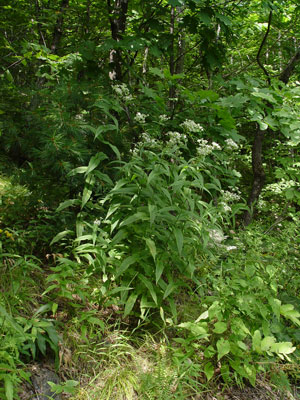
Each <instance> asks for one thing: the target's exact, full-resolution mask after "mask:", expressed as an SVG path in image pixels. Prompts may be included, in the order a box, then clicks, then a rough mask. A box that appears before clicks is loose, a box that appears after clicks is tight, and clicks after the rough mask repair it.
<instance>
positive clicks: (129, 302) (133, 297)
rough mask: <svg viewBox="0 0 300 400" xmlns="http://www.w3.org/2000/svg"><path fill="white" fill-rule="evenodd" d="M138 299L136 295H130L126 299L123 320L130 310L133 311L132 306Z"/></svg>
mask: <svg viewBox="0 0 300 400" xmlns="http://www.w3.org/2000/svg"><path fill="white" fill-rule="evenodd" d="M137 298H138V295H137V294H135V293H131V295H130V296H129V297H128V299H127V301H126V304H125V309H124V318H126V317H127V315H129V314H130V313H131V310H132V309H133V306H134V304H135V302H136V299H137Z"/></svg>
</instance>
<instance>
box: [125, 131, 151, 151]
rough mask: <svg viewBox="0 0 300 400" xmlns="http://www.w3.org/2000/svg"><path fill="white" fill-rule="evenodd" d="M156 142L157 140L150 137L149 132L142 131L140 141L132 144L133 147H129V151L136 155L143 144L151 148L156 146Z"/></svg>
mask: <svg viewBox="0 0 300 400" xmlns="http://www.w3.org/2000/svg"><path fill="white" fill-rule="evenodd" d="M157 143H158V142H157V140H156V139H153V138H151V136H150V135H149V133H147V132H143V133H142V137H141V141H140V142H138V143H137V144H136V145H135V146H134V148H133V149H130V150H129V151H130V153H131V154H132V155H134V156H136V155H138V152H139V150H140V148H141V147H142V146H143V145H147V147H152V148H153V147H156V146H157Z"/></svg>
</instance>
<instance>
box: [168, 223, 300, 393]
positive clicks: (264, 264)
mask: <svg viewBox="0 0 300 400" xmlns="http://www.w3.org/2000/svg"><path fill="white" fill-rule="evenodd" d="M294 228H295V227H294ZM249 233H250V235H251V232H249ZM249 233H248V232H245V234H244V238H243V239H242V240H243V241H242V242H239V247H240V249H241V248H242V247H243V246H245V245H246V246H249V250H244V251H245V253H244V255H242V252H239V253H236V254H235V256H234V257H233V256H230V254H229V255H227V256H226V260H223V261H221V260H222V258H221V259H220V261H219V262H220V263H221V264H220V265H219V264H215V265H213V266H212V267H211V268H210V269H209V270H208V274H207V277H206V278H204V280H205V281H206V283H205V286H206V287H208V288H209V292H210V294H209V295H206V296H205V297H203V296H202V298H201V308H202V310H203V312H202V313H201V314H200V316H199V317H198V318H197V319H195V320H188V321H184V322H181V323H180V324H178V325H176V329H177V330H180V331H183V334H180V336H179V337H178V338H175V339H174V340H175V342H176V343H178V344H179V345H180V348H179V347H178V348H176V347H175V348H173V353H174V358H175V360H176V362H177V363H178V364H179V365H180V366H181V368H183V367H184V364H185V362H186V360H187V359H191V360H192V361H193V362H195V363H197V364H198V366H199V367H198V368H199V370H201V371H202V372H203V373H204V375H205V377H206V379H207V381H210V380H211V379H213V378H214V377H215V378H217V377H218V376H219V375H221V377H222V379H223V381H224V382H225V383H227V384H232V383H233V381H235V382H236V383H238V384H239V385H240V384H242V382H243V380H244V379H246V380H247V381H249V382H250V383H251V384H252V385H253V386H254V385H255V382H256V376H257V374H259V373H262V372H266V371H270V370H271V371H272V365H273V364H274V363H275V364H276V362H278V361H276V358H279V360H287V361H288V362H291V357H292V358H293V357H299V354H298V350H296V346H295V345H294V343H295V344H297V343H298V339H297V338H296V336H294V335H293V332H294V331H298V328H299V326H300V320H299V317H300V312H299V310H300V308H299V304H298V303H297V305H296V304H295V305H293V304H285V303H284V302H283V301H282V300H281V298H282V296H283V298H284V299H285V301H288V298H286V297H285V295H284V293H285V292H284V291H282V289H283V284H284V283H285V282H286V280H289V277H288V275H286V274H289V272H288V271H289V270H284V271H282V261H283V259H282V254H281V255H280V257H281V261H280V262H278V260H277V257H278V256H279V253H278V247H276V246H277V245H278V242H277V241H276V240H277V239H276V236H275V237H274V236H273V237H271V238H268V237H267V238H265V237H263V236H261V241H258V242H256V243H253V242H251V236H250V235H249ZM255 234H256V235H257V236H258V232H255ZM262 241H263V243H262ZM274 242H275V243H274ZM250 243H251V244H250ZM270 245H271V246H272V247H273V246H274V249H276V250H275V251H276V253H275V254H276V256H270V255H269V251H270V249H267V248H266V246H270ZM287 246H289V245H288V244H287ZM244 249H245V247H244ZM282 250H283V249H281V251H282ZM290 261H291V260H290ZM292 263H293V261H292ZM204 280H203V281H204ZM289 300H290V301H291V300H292V298H290V299H289ZM183 318H184V317H183ZM184 319H185V318H184ZM168 322H169V323H170V321H168ZM171 326H173V324H172V322H171ZM184 332H186V333H185V334H184ZM292 342H293V343H292ZM292 353H294V356H292ZM296 359H297V358H293V360H294V362H297V361H296ZM262 360H264V362H263V361H262ZM203 365H204V367H203ZM273 373H274V371H273Z"/></svg>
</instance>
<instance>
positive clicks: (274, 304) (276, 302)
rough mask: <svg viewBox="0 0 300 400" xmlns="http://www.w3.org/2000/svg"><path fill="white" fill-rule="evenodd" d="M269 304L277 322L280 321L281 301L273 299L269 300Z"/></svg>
mask: <svg viewBox="0 0 300 400" xmlns="http://www.w3.org/2000/svg"><path fill="white" fill-rule="evenodd" d="M269 304H270V306H271V308H272V311H273V313H274V314H275V316H276V318H277V320H278V321H279V319H280V307H281V301H280V300H279V299H274V298H272V297H271V298H269Z"/></svg>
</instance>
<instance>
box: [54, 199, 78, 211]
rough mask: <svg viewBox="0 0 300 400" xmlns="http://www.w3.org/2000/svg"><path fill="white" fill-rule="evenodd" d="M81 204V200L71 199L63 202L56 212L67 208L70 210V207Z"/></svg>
mask: <svg viewBox="0 0 300 400" xmlns="http://www.w3.org/2000/svg"><path fill="white" fill-rule="evenodd" d="M79 204H80V200H79V199H69V200H66V201H63V202H62V203H60V205H59V206H58V207H57V209H56V212H59V211H62V210H64V209H65V208H68V207H70V206H74V205H79Z"/></svg>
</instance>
